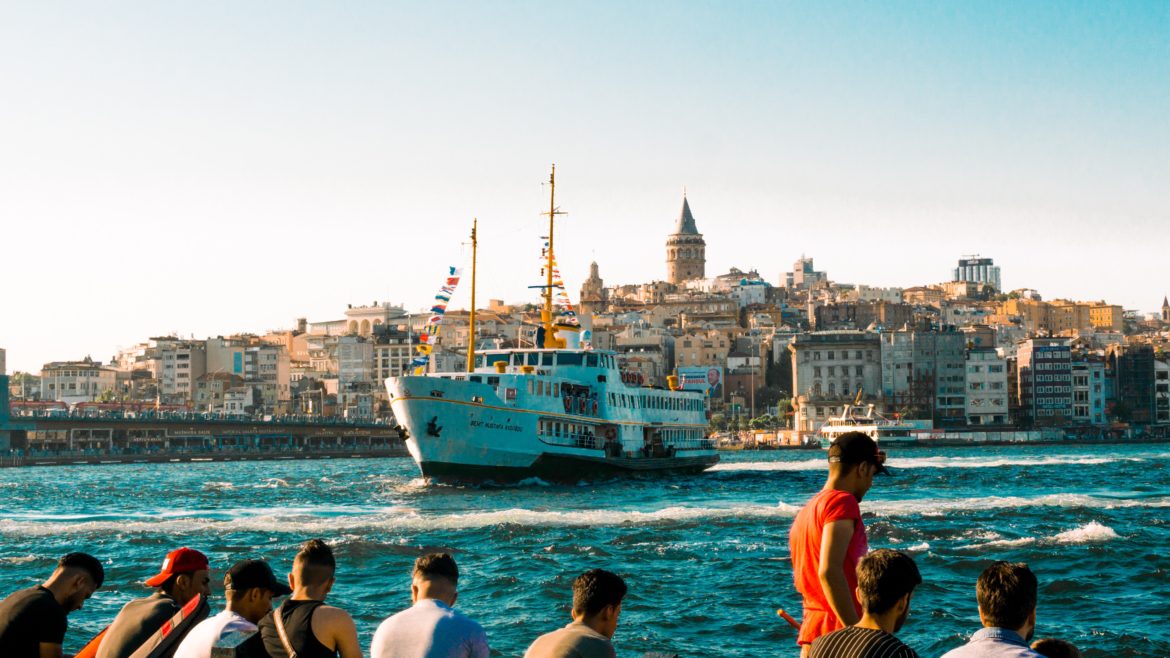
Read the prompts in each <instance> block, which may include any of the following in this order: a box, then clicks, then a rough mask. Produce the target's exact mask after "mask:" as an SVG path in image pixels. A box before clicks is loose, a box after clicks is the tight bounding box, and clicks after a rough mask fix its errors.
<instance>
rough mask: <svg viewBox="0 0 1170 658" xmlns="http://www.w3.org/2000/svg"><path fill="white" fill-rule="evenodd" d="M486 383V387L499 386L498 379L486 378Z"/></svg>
mask: <svg viewBox="0 0 1170 658" xmlns="http://www.w3.org/2000/svg"><path fill="white" fill-rule="evenodd" d="M487 383H488V386H499V385H500V378H499V377H488V380H487Z"/></svg>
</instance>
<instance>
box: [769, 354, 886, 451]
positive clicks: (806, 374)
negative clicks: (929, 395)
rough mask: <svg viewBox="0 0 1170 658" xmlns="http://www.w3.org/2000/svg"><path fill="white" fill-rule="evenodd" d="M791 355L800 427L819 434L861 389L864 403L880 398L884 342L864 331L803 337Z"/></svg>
mask: <svg viewBox="0 0 1170 658" xmlns="http://www.w3.org/2000/svg"><path fill="white" fill-rule="evenodd" d="M788 350H789V352H791V353H792V394H793V396H794V398H793V406H794V407H795V409H796V425H795V427H796V429H797V430H798V431H801V432H814V431H816V430H817V429H818V428H820V426H821V425H822V424H824V422H825V421H826V420H828V418H829V417H830V416H832V415H834V414H839V413H840V412H841V408H842V406H844V405H845V404H848V403H850V402H852V401H853V400H854V398H855V397H856V396H857V393H858V391H861V392H862V400H863V401H866V400H868V401H877V400H880V395H881V383H882V357H881V351H882V350H881V342H880V340H879V338H878V335H877V334H874V333H868V332H864V331H825V332H815V333H808V334H798V335H796V336H795V338H794V339H793V340H792V343H790V344H789V345H788Z"/></svg>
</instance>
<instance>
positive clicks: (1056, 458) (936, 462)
mask: <svg viewBox="0 0 1170 658" xmlns="http://www.w3.org/2000/svg"><path fill="white" fill-rule="evenodd" d="M1158 457H1160V455H1153V456H1149V457H1092V456H1086V455H1046V456H1043V457H996V458H991V459H988V458H987V457H947V456H936V457H906V456H904V453H902V454H899V453H894V454H891V455H890V460H889V466H890V468H893V469H926V468H938V469H941V468H947V469H951V468H1001V467H1004V466H1062V465H1072V466H1099V465H1101V464H1113V463H1118V462H1144V461H1148V460H1149V459H1151V458H1155V459H1156V458H1158ZM824 469H825V459H824V457H820V458H817V459H802V460H799V461H753V462H721V463H719V464H716V465H714V466H712V467H711V468H709V469H707V470H708V472H735V471H822V470H824Z"/></svg>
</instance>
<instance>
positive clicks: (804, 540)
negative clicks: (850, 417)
mask: <svg viewBox="0 0 1170 658" xmlns="http://www.w3.org/2000/svg"><path fill="white" fill-rule="evenodd" d="M885 461H886V453H884V452H882V451H880V450H878V447H877V443H875V442H874V440H873V439H871V438H870V437H869V436H868V435H866V434H864V433H862V432H846V433H844V434H842V435H841V436H839V437H837V439H836V440H834V441H833V443H832V445H830V446H829V477H828V479H827V480H826V481H825V486H824V488H823V489H821V491H820V492H819V493H817V495H815V496H813V497H812V499H811V500H809V501H808V502H807V503H805V506H804V508H803V509H801V510H800V512H798V513H797V514H796V519H795V520H794V521H793V523H792V529H791V530H790V531H789V533H788V547H789V551H790V553H791V554H792V578H793V580H794V581H795V583H796V590H797V591H798V592H800V594H801V596H802V597H803V605H804V623H803V624H801V627H800V634H799V636H798V637H797V640H796V641H797V643H798V644H800V646H801V652H800V655H801V656H807V655H808V652H809V647H810V646H811V644H812V642H813V640H815V639H817V638H818V637H820V636H822V635H825V634H827V633H831V632H833V631H835V630H839V629H841V628H845V627H846V626H853V625H855V624H856V623H857V622H858V621H860V620H861V603H860V601H858V600H857V563H858V562H860V561H861V558H862V556H864V555H865V554H866V553H867V552H868V551H869V542H868V540H867V539H866V536H865V524H864V523H863V522H862V520H861V508H860V507H859V505H858V504H859V503H860V502H861V499H862V498H864V497H865V494H866V492H868V491H869V489H870V487H872V486H873V478H874V476H875V475H877V474H879V473H884V474H888V473H889V471H887V470H886V467H885V466H884V464H885ZM822 558H823V560H822Z"/></svg>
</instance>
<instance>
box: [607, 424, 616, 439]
mask: <svg viewBox="0 0 1170 658" xmlns="http://www.w3.org/2000/svg"><path fill="white" fill-rule="evenodd" d="M605 438H607V439H610V440H613V439H616V438H617V430H615V429H614V428H612V427H607V428H605Z"/></svg>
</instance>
